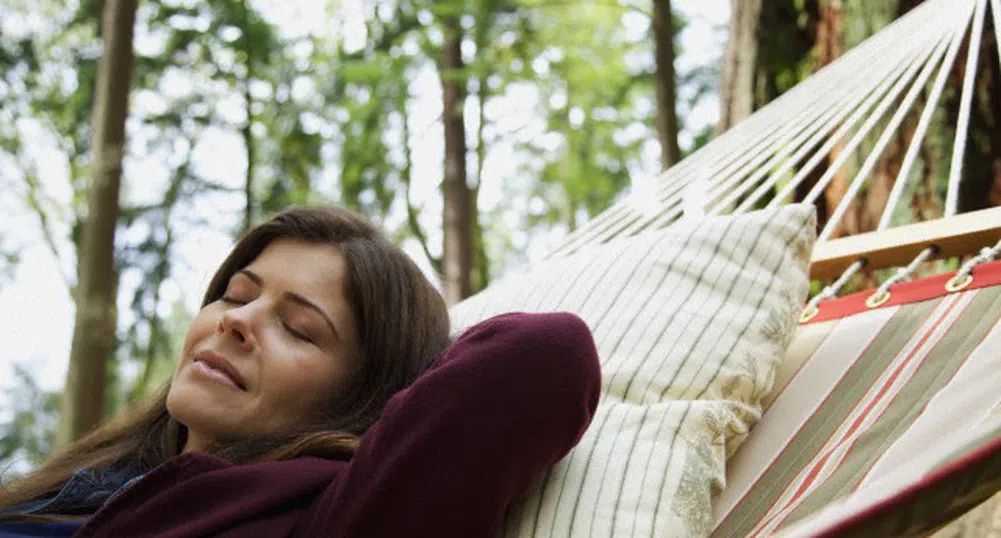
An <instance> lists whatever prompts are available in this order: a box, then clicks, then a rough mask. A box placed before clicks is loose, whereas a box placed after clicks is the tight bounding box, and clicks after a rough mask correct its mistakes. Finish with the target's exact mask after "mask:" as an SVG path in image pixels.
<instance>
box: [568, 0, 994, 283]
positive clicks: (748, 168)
mask: <svg viewBox="0 0 1001 538" xmlns="http://www.w3.org/2000/svg"><path fill="white" fill-rule="evenodd" d="M988 12H990V16H991V17H992V20H993V33H994V37H995V41H996V42H997V44H998V52H997V57H996V58H994V61H997V62H998V63H999V65H1001V0H928V1H926V2H924V3H923V4H921V5H920V6H918V7H916V8H914V9H913V10H911V11H910V12H908V13H907V14H906V15H904V16H903V17H901V18H900V19H899V20H898V21H896V22H895V23H894V24H892V25H890V26H889V27H887V28H885V29H884V30H883V31H881V32H879V33H878V34H876V35H875V36H873V37H872V38H870V39H869V40H867V41H866V42H864V43H862V44H860V45H859V46H857V47H855V48H853V49H852V50H850V51H849V52H848V53H846V54H845V55H844V56H843V57H841V58H840V59H839V60H838V61H836V62H834V63H832V64H830V65H828V66H826V67H824V68H823V69H821V70H820V71H818V72H817V73H816V74H815V75H813V76H812V77H810V78H809V79H807V80H806V81H804V82H803V83H801V84H800V85H798V86H797V87H795V88H793V89H792V90H790V91H788V92H786V93H785V94H783V95H782V96H780V97H779V98H778V99H776V100H774V101H773V102H771V103H770V104H768V105H767V106H765V107H763V108H762V109H761V110H759V111H757V112H756V113H755V114H754V115H752V116H751V117H750V118H748V119H747V120H745V121H743V122H742V123H740V124H738V125H737V126H735V127H734V128H733V129H731V130H729V131H727V132H726V133H724V134H722V135H721V136H719V137H717V138H715V139H714V140H712V141H711V142H710V143H709V144H707V145H706V146H705V147H703V148H702V149H700V150H699V151H697V152H695V153H693V154H692V155H691V156H689V157H688V158H687V159H685V160H683V161H682V162H680V163H678V164H677V165H676V166H674V167H672V168H671V169H669V170H667V171H666V172H664V173H663V174H662V175H661V176H659V177H658V178H656V179H655V180H654V183H655V185H654V187H653V188H650V189H644V191H643V192H638V191H635V192H634V194H633V195H632V196H627V197H626V198H624V199H622V200H620V201H619V202H617V203H616V204H614V205H613V206H612V207H611V208H609V209H608V210H607V211H605V212H603V213H601V214H600V215H598V216H596V217H595V218H594V219H592V220H591V221H590V222H588V223H587V224H585V225H584V226H582V227H580V228H578V229H577V230H576V231H575V232H573V233H571V234H570V235H569V236H568V237H567V239H566V240H565V241H564V242H563V243H562V245H561V246H560V247H558V248H556V249H555V250H554V252H553V253H552V254H551V256H562V255H566V254H569V253H571V252H573V251H575V250H577V249H579V248H580V247H582V246H584V245H587V244H590V243H604V242H607V241H609V240H610V239H613V238H615V237H619V236H623V235H625V236H630V235H634V234H637V233H639V232H641V231H643V230H646V229H650V228H661V227H665V226H669V225H671V224H673V223H676V222H678V221H679V219H681V218H682V217H683V216H684V214H685V212H686V211H687V210H688V208H690V207H691V203H690V201H688V202H686V199H690V198H691V197H692V192H693V191H694V192H697V193H698V194H699V195H700V197H701V199H700V200H699V202H698V205H700V206H701V208H702V209H704V211H705V214H707V215H723V214H738V213H744V212H748V211H751V210H753V209H755V208H758V207H761V206H762V205H765V206H766V207H775V206H777V205H781V204H785V203H788V202H790V201H791V200H790V199H791V198H792V197H793V195H794V193H795V192H797V190H798V189H805V188H804V187H803V185H804V183H805V182H806V181H808V178H809V179H813V177H815V176H816V173H817V171H818V167H820V166H821V165H822V164H826V170H825V171H824V172H823V174H822V175H821V176H820V177H819V178H818V179H816V181H815V182H814V183H813V184H812V186H811V188H810V190H809V192H808V193H807V194H806V195H805V196H804V197H803V198H802V201H805V202H811V203H815V202H817V200H818V199H819V198H820V197H821V196H823V195H824V192H825V190H826V189H827V188H828V187H829V186H830V185H831V183H832V181H834V179H835V178H836V176H837V175H838V174H839V173H840V172H841V171H842V170H843V169H844V168H845V166H846V164H848V163H849V161H850V159H853V158H857V159H858V160H859V161H862V164H861V165H860V166H859V167H858V170H857V172H856V173H855V176H854V178H853V179H852V180H851V182H850V184H849V185H848V188H847V190H846V192H845V194H844V195H843V196H842V198H841V199H840V201H839V203H838V205H837V207H836V208H834V210H833V211H832V212H831V215H830V218H828V219H827V222H826V224H825V225H824V227H823V229H822V230H820V235H819V239H820V241H821V242H824V241H828V240H830V239H832V234H834V232H835V230H836V229H837V228H838V225H839V224H840V223H841V221H842V219H843V218H844V216H845V214H846V213H847V212H848V210H849V208H850V207H851V204H852V202H853V201H854V200H855V199H856V198H857V197H858V195H859V193H860V192H863V188H864V187H865V186H866V184H867V181H868V180H869V178H870V177H871V175H872V172H873V170H874V169H875V167H876V166H877V164H878V163H879V161H880V158H881V156H882V155H883V153H884V152H885V150H886V149H887V147H888V145H889V144H890V143H891V141H892V140H893V139H894V137H895V136H897V135H898V132H899V129H900V128H901V125H902V124H903V123H904V121H905V119H907V118H908V116H910V115H911V114H914V113H916V112H917V110H916V108H915V105H916V104H917V103H919V101H920V100H919V97H921V96H922V95H925V96H926V97H925V98H924V100H923V101H924V106H923V108H922V109H921V112H920V119H919V120H918V122H917V126H916V127H915V129H914V134H913V136H912V137H911V140H910V143H909V146H908V147H907V150H906V153H905V154H904V156H903V159H902V161H901V166H900V170H899V173H898V174H897V177H896V179H895V181H894V183H893V187H892V189H891V191H890V193H889V195H888V198H887V202H886V204H885V207H884V209H883V211H882V214H881V216H880V219H879V223H878V225H877V226H876V230H877V231H883V230H886V229H888V228H890V227H893V226H897V225H899V224H900V223H895V222H894V220H895V219H894V212H895V210H896V208H897V207H898V206H899V204H900V201H901V198H902V197H903V195H904V193H905V191H906V189H907V186H908V184H909V182H910V180H911V178H912V171H913V170H914V167H915V164H916V163H917V162H918V158H919V153H920V150H921V148H922V146H923V144H924V142H925V139H926V137H927V135H928V132H929V129H930V128H931V127H932V126H933V124H934V122H933V120H934V118H935V116H936V114H935V113H936V111H938V110H939V108H940V107H941V105H942V100H943V95H945V89H946V87H947V86H948V84H949V81H950V75H951V73H953V71H954V68H955V67H956V66H957V65H958V62H960V61H964V60H963V58H961V55H960V52H961V51H962V50H963V44H964V43H966V44H967V45H968V46H967V47H966V48H965V50H966V51H967V53H966V54H965V69H964V71H963V73H964V75H963V80H962V86H961V90H960V94H959V114H958V118H957V120H956V124H955V133H956V135H955V139H954V141H953V144H952V146H953V147H952V151H951V161H950V165H949V175H948V187H947V190H946V196H945V201H944V216H945V217H951V216H954V215H956V213H957V211H958V209H959V202H958V201H959V192H960V189H959V187H960V182H961V181H962V179H963V174H964V167H963V158H964V153H965V151H966V146H967V142H968V132H969V128H970V117H971V108H972V104H973V97H974V93H975V90H976V81H977V76H978V72H977V69H976V67H977V66H978V65H979V63H978V62H980V49H981V47H980V44H981V43H982V41H983V39H984V35H985V28H986V27H987V14H988ZM929 84H930V86H929ZM998 98H999V99H1001V96H998ZM880 127H882V132H881V133H878V134H879V136H878V138H877V139H876V141H875V143H867V141H869V140H871V139H872V138H874V137H876V135H877V129H878V128H880ZM863 159H864V160H863ZM828 161H830V162H828ZM769 196H771V199H770V200H769V199H768V197H769ZM897 220H899V219H897ZM856 270H857V268H856Z"/></svg>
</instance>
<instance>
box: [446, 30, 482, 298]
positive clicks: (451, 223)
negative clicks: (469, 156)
mask: <svg viewBox="0 0 1001 538" xmlns="http://www.w3.org/2000/svg"><path fill="white" fill-rule="evenodd" d="M441 30H442V34H444V43H443V44H442V47H441V57H440V59H439V64H438V73H439V75H440V77H441V88H442V107H443V108H442V123H443V125H444V132H445V163H444V172H445V175H444V179H443V181H442V196H443V199H442V208H443V209H442V232H443V237H444V240H443V249H442V280H443V282H442V287H443V291H444V295H445V300H446V301H447V302H448V303H449V304H453V303H456V302H458V301H460V300H462V299H464V298H466V297H468V296H469V295H470V294H471V293H472V274H473V256H474V252H473V249H474V245H475V243H474V240H473V230H474V223H473V221H472V216H473V214H472V204H473V200H472V196H471V194H472V193H471V190H470V188H469V184H468V178H467V173H466V152H467V149H466V122H465V115H464V108H465V105H466V93H467V89H466V79H465V73H464V72H463V69H464V63H463V60H462V40H463V32H462V27H461V26H460V24H459V17H458V15H456V14H454V13H444V14H442V16H441Z"/></svg>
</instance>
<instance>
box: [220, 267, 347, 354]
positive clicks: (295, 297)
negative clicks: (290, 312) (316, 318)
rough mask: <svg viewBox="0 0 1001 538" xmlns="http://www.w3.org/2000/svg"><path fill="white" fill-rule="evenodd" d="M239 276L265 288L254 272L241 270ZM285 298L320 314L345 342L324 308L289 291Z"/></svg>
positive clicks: (336, 336)
mask: <svg viewBox="0 0 1001 538" xmlns="http://www.w3.org/2000/svg"><path fill="white" fill-rule="evenodd" d="M237 274H241V275H243V276H245V277H247V278H249V279H250V280H252V281H254V284H257V285H258V286H262V287H263V285H264V279H263V278H261V277H260V276H259V275H258V274H257V273H254V272H253V271H251V270H250V269H240V270H239V271H237ZM284 296H285V298H287V299H289V300H290V301H292V302H294V303H297V304H299V305H300V306H304V307H306V308H308V309H310V310H312V311H314V312H316V313H317V314H319V315H320V317H322V318H323V321H325V322H327V327H330V330H331V331H332V332H333V333H334V338H337V340H340V341H343V340H341V333H339V332H338V331H337V327H335V326H334V322H333V321H331V320H330V316H327V314H326V313H325V312H324V311H323V309H322V308H320V307H319V306H316V304H314V303H313V302H311V301H310V300H309V299H306V298H305V297H303V296H302V295H299V294H298V293H292V292H290V291H287V292H285V294H284Z"/></svg>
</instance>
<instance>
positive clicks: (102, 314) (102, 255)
mask: <svg viewBox="0 0 1001 538" xmlns="http://www.w3.org/2000/svg"><path fill="white" fill-rule="evenodd" d="M136 7H137V0H105V3H104V8H103V14H102V26H101V27H102V33H103V34H104V35H103V42H104V44H103V52H102V55H101V60H100V65H99V68H98V75H97V83H96V87H95V92H94V112H93V114H94V116H93V120H92V125H93V142H92V146H91V155H92V159H93V163H92V166H93V169H92V171H91V174H92V184H91V186H90V193H89V199H88V206H87V208H88V209H87V219H86V220H85V221H84V223H83V230H82V238H81V248H80V255H79V260H78V265H77V267H78V275H79V282H78V284H77V288H76V296H75V299H76V320H75V325H74V327H73V341H72V347H71V349H70V364H69V371H68V372H67V374H66V388H65V391H64V393H63V399H62V408H61V413H60V417H59V428H58V431H57V433H56V440H55V446H57V447H58V446H62V445H65V444H67V443H69V442H71V441H73V440H75V439H78V438H79V437H81V436H82V435H83V434H85V433H87V432H88V431H90V430H91V429H93V428H94V427H95V426H97V425H98V423H99V422H100V421H101V418H102V416H103V409H104V401H105V397H104V393H105V383H106V377H107V364H108V358H109V356H110V354H111V351H112V345H113V343H114V339H115V318H116V312H115V289H116V287H117V286H116V281H117V276H116V272H115V267H114V249H115V225H116V224H117V221H118V197H119V190H120V189H119V185H120V183H121V174H122V156H123V155H124V153H125V119H126V117H127V115H128V102H129V87H130V84H131V78H132V64H133V55H132V34H133V26H134V24H135V18H136Z"/></svg>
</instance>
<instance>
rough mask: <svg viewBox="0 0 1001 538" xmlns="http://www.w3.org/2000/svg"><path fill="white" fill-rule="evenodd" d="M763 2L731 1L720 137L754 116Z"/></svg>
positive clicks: (719, 128)
mask: <svg viewBox="0 0 1001 538" xmlns="http://www.w3.org/2000/svg"><path fill="white" fill-rule="evenodd" d="M761 6H762V0H731V2H730V26H729V28H730V29H729V37H728V38H727V42H726V50H725V51H724V53H723V73H722V80H721V82H720V115H719V123H718V124H717V125H716V133H717V134H719V133H722V132H724V131H726V130H727V129H729V128H730V127H733V126H734V125H736V124H737V123H739V122H740V121H741V120H743V119H744V118H746V117H748V116H750V115H751V113H752V112H754V73H755V66H756V64H757V57H758V26H759V22H760V19H761Z"/></svg>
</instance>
